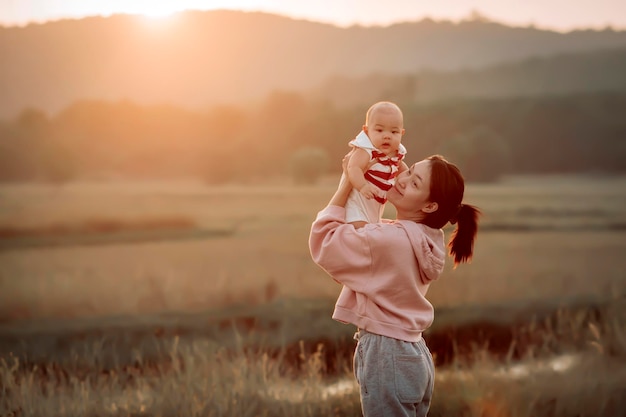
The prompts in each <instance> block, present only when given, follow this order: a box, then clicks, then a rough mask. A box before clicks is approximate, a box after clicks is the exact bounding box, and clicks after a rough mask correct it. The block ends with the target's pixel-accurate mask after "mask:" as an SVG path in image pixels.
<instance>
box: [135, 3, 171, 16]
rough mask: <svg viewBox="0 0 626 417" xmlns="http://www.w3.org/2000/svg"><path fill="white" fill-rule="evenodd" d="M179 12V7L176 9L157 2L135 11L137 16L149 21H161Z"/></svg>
mask: <svg viewBox="0 0 626 417" xmlns="http://www.w3.org/2000/svg"><path fill="white" fill-rule="evenodd" d="M179 11H181V9H180V6H178V7H177V6H175V5H171V4H160V3H159V2H154V3H150V4H146V5H145V8H143V9H142V10H138V11H137V14H140V15H142V16H145V17H147V18H149V19H163V18H167V17H170V16H171V15H173V14H174V13H177V12H179Z"/></svg>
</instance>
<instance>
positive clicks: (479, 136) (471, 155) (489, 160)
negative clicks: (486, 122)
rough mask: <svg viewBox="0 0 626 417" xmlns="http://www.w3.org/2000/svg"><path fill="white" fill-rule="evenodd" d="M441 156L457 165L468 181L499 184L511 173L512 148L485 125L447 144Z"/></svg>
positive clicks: (441, 151) (442, 149)
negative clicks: (505, 175) (503, 177)
mask: <svg viewBox="0 0 626 417" xmlns="http://www.w3.org/2000/svg"><path fill="white" fill-rule="evenodd" d="M440 153H441V154H442V155H443V156H444V157H446V158H447V159H448V160H449V161H450V162H453V163H455V164H456V165H457V166H458V167H459V168H460V169H461V172H462V173H463V175H464V177H465V178H466V179H467V180H468V181H478V182H491V181H496V180H498V179H499V178H500V176H502V175H503V174H504V173H506V172H510V170H511V161H512V158H511V151H510V147H509V145H508V144H507V143H506V142H505V141H504V139H503V138H502V137H501V136H499V135H498V134H496V133H495V132H494V131H493V130H492V129H490V128H489V127H486V126H477V127H475V128H474V129H471V130H470V131H468V132H467V133H465V134H461V135H458V136H456V137H454V138H452V139H450V140H448V141H446V142H444V144H443V145H442V147H441V149H440Z"/></svg>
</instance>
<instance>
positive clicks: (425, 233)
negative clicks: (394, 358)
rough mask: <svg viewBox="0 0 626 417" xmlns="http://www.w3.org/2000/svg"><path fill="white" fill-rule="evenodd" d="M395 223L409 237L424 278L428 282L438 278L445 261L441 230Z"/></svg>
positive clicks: (402, 222) (421, 225) (412, 224)
mask: <svg viewBox="0 0 626 417" xmlns="http://www.w3.org/2000/svg"><path fill="white" fill-rule="evenodd" d="M397 223H398V224H400V225H401V226H402V228H403V229H404V231H405V232H406V234H407V236H408V237H409V241H410V242H411V246H412V247H413V253H414V254H415V258H416V259H417V262H418V264H419V266H420V270H421V271H422V273H423V275H424V276H425V278H426V279H427V280H428V281H433V280H436V279H437V278H439V275H441V273H442V272H443V266H444V265H445V261H446V250H445V244H444V233H443V230H441V229H433V228H431V227H428V226H426V225H424V224H421V223H415V222H414V221H411V220H398V221H397Z"/></svg>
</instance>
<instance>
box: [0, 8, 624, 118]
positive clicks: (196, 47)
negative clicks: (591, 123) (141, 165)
mask: <svg viewBox="0 0 626 417" xmlns="http://www.w3.org/2000/svg"><path fill="white" fill-rule="evenodd" d="M619 47H626V32H620V31H614V30H604V31H592V30H585V31H573V32H569V33H559V32H552V31H547V30H539V29H536V28H533V27H527V28H519V27H508V26H505V25H502V24H498V23H495V22H489V21H484V20H480V19H479V20H474V21H464V22H459V23H452V22H446V21H441V22H435V21H432V20H428V19H426V20H422V21H419V22H410V23H402V24H396V25H392V26H388V27H360V26H354V27H349V28H340V27H336V26H332V25H329V24H322V23H316V22H310V21H303V20H294V19H290V18H287V17H280V16H276V15H270V14H264V13H246V12H235V11H209V12H186V13H181V14H179V15H177V16H175V18H174V19H172V20H171V21H170V22H167V23H165V22H160V24H156V23H155V22H149V21H147V20H146V19H142V18H140V17H136V16H126V15H116V16H111V17H107V18H101V17H98V18H96V17H92V18H85V19H81V20H61V21H56V22H49V23H46V24H37V25H29V26H26V27H2V28H0V59H2V62H3V65H2V66H0V91H2V94H1V95H0V118H10V117H13V116H15V114H17V113H18V112H19V111H21V110H22V109H24V108H26V107H35V108H39V109H42V110H44V111H46V112H57V111H59V110H61V109H63V108H65V107H67V106H68V105H69V104H70V103H72V102H75V101H76V100H79V99H100V100H120V99H129V100H132V101H135V102H138V103H144V104H153V103H170V104H173V105H177V106H183V107H188V108H189V107H191V108H205V107H206V106H209V105H213V104H216V103H231V104H233V103H242V102H247V101H250V100H257V99H259V98H261V97H263V96H265V95H266V94H268V93H269V92H270V91H273V90H277V89H282V90H294V91H303V90H308V89H312V88H314V87H316V86H319V85H320V84H322V83H324V82H325V81H326V80H328V79H329V78H330V77H333V76H341V77H348V78H352V77H364V76H367V75H370V74H376V73H383V74H392V75H394V74H396V75H397V74H415V73H417V72H419V71H424V70H427V69H429V70H432V71H460V70H476V69H480V68H485V67H488V66H494V65H501V64H505V63H510V62H514V61H520V60H524V59H527V58H530V57H546V56H550V55H553V54H565V53H576V52H588V51H593V50H598V49H606V48H619Z"/></svg>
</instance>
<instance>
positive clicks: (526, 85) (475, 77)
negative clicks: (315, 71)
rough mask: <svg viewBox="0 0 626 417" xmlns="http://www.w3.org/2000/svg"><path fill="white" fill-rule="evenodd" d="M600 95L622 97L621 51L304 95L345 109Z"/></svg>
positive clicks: (333, 86) (625, 63)
mask: <svg viewBox="0 0 626 417" xmlns="http://www.w3.org/2000/svg"><path fill="white" fill-rule="evenodd" d="M600 92H626V47H624V48H618V49H602V50H594V51H585V52H576V53H563V54H556V55H551V56H543V57H538V56H535V57H531V58H526V59H524V60H522V61H516V62H507V63H503V64H497V65H493V66H490V67H486V68H481V69H462V70H456V71H433V70H424V71H419V72H416V73H415V74H408V75H407V74H403V75H392V74H371V75H367V76H364V77H349V76H335V77H332V78H330V79H328V80H327V81H326V82H324V83H322V84H321V85H320V86H319V87H316V88H314V89H313V90H311V91H310V94H311V95H312V96H313V97H316V98H318V99H324V100H329V101H330V102H332V103H333V104H335V105H336V106H340V107H345V106H355V105H363V103H371V102H374V101H376V100H381V99H384V98H386V97H394V99H395V100H404V101H408V102H411V101H417V102H421V103H426V102H432V101H441V100H452V99H473V98H480V99H482V98H508V97H541V96H555V95H570V94H580V93H600Z"/></svg>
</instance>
